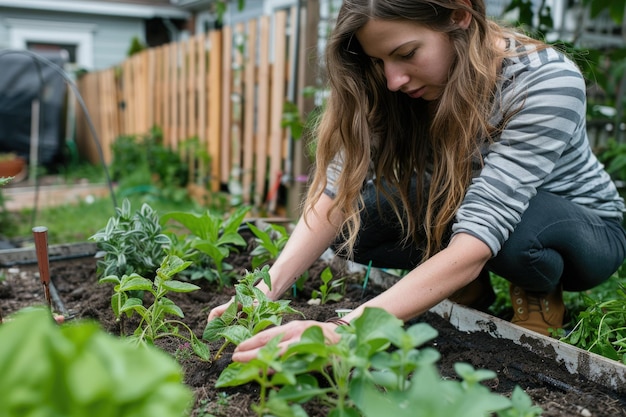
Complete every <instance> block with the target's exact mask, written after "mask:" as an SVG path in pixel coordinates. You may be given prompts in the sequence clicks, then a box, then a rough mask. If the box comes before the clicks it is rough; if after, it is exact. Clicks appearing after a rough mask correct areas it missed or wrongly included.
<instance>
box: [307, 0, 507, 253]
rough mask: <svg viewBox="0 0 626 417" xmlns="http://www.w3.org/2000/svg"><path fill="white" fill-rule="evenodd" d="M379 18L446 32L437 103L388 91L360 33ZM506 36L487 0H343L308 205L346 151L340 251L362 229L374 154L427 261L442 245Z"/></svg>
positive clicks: (487, 129) (330, 50)
mask: <svg viewBox="0 0 626 417" xmlns="http://www.w3.org/2000/svg"><path fill="white" fill-rule="evenodd" d="M456 10H460V11H462V12H464V13H469V14H471V21H470V24H469V27H468V28H467V29H462V28H459V27H458V26H457V25H455V24H454V23H453V22H452V16H453V13H454V12H455V11H456ZM372 19H376V20H407V21H412V22H415V23H418V24H421V25H425V26H426V27H428V28H430V29H433V30H436V31H440V32H443V33H447V34H448V36H449V38H450V40H451V45H452V47H453V48H454V53H455V56H456V59H455V61H454V63H453V65H452V68H451V69H450V73H449V75H448V82H447V84H446V86H445V88H444V90H443V94H442V96H441V97H440V98H439V99H438V100H437V101H435V102H430V103H429V102H426V101H423V100H420V99H417V100H416V99H411V98H410V97H408V96H407V95H406V94H404V93H401V92H392V91H390V90H388V89H387V84H386V80H385V77H384V74H383V72H382V69H381V68H380V67H379V66H377V65H375V64H374V63H373V62H372V60H371V59H370V58H369V57H367V56H366V55H365V54H364V53H363V51H362V49H361V47H360V45H359V43H358V41H357V39H356V37H355V36H354V34H355V32H357V30H359V29H360V28H362V27H363V26H364V25H365V24H366V23H367V22H368V21H369V20H372ZM505 36H514V32H512V31H507V30H506V29H504V28H503V27H502V26H499V25H498V24H496V23H495V22H492V21H490V20H489V19H487V18H486V13H485V5H484V2H483V0H471V2H470V0H378V1H374V0H345V1H344V3H343V5H342V7H341V10H340V12H339V15H338V19H337V24H336V27H335V28H334V30H333V32H332V34H331V36H330V39H329V41H328V44H327V49H326V65H327V76H328V82H329V88H330V94H329V97H328V99H327V103H326V108H325V111H324V113H323V115H322V117H321V119H320V122H319V124H318V126H317V129H316V132H315V134H316V138H317V148H316V166H315V175H314V177H313V180H312V183H311V186H310V188H309V192H308V195H307V199H306V201H305V207H304V210H305V214H306V213H307V211H310V210H313V208H314V204H315V202H316V201H318V199H319V198H320V196H321V194H322V193H323V192H324V189H325V187H326V182H327V177H326V169H327V167H328V165H329V164H330V162H331V161H332V159H333V158H335V157H336V155H341V158H342V161H343V169H342V171H341V173H340V174H339V178H338V183H337V189H338V192H337V195H336V196H335V198H334V200H333V206H332V209H331V210H332V211H337V210H338V211H339V212H340V213H341V214H342V218H343V219H344V222H343V224H342V225H340V226H341V227H340V230H341V233H343V241H344V242H345V243H344V246H343V247H342V248H341V249H342V250H344V251H345V252H346V253H348V254H349V255H350V254H352V249H353V246H354V244H355V239H356V236H357V232H358V229H359V227H360V212H361V210H362V207H363V202H362V199H361V190H362V187H363V185H364V181H365V179H366V177H367V174H368V169H369V168H370V163H371V161H372V160H373V161H374V167H373V170H374V173H375V176H376V178H384V179H385V181H386V182H387V184H389V185H391V186H392V188H394V189H397V196H396V197H395V198H399V200H400V204H394V203H393V201H394V198H391V199H390V200H391V202H392V204H393V208H394V212H395V214H396V216H397V218H398V220H399V221H400V222H401V224H402V225H403V228H404V236H405V242H410V241H413V240H415V239H416V237H417V236H418V235H423V236H426V242H420V244H421V245H422V246H423V248H424V249H425V257H424V259H427V258H428V257H430V256H432V255H433V254H434V253H436V252H437V251H439V250H440V249H441V248H442V247H443V245H444V244H445V242H444V239H445V234H446V230H447V229H448V226H449V224H450V223H451V222H452V220H453V218H454V215H455V213H456V211H457V209H458V207H459V205H460V204H461V202H462V200H463V198H464V196H465V192H466V190H467V187H468V186H469V184H470V181H471V176H472V159H473V158H474V157H476V156H477V155H478V142H479V139H481V138H487V137H489V136H490V135H491V134H492V133H493V131H494V127H493V126H491V125H490V123H489V118H490V116H491V113H492V108H493V105H494V96H495V88H496V85H497V81H498V73H499V70H498V67H499V65H500V63H501V61H502V59H503V57H504V52H503V51H502V50H501V49H499V48H497V45H496V44H497V42H496V39H498V38H503V37H505ZM430 174H432V176H431V180H430V183H429V185H427V184H426V183H425V182H423V181H417V185H416V186H417V190H416V193H417V202H416V204H415V203H414V204H412V203H411V202H410V199H409V193H410V191H411V190H410V187H411V184H412V178H413V177H415V176H417V178H425V177H426V176H427V175H430ZM413 184H415V182H413ZM380 192H381V193H385V190H384V189H381V190H380ZM332 211H331V212H332ZM305 218H306V217H305Z"/></svg>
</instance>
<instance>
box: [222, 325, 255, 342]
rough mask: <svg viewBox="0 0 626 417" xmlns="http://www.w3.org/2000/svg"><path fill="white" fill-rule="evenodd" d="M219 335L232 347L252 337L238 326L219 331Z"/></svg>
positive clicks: (243, 328)
mask: <svg viewBox="0 0 626 417" xmlns="http://www.w3.org/2000/svg"><path fill="white" fill-rule="evenodd" d="M220 335H221V336H223V337H224V338H225V339H226V340H228V341H229V342H230V343H232V344H234V345H238V344H240V343H241V342H243V341H244V340H246V339H249V338H251V337H252V333H250V330H248V329H247V328H246V327H244V326H240V325H232V326H228V327H226V328H225V329H224V330H222V331H221V333H220Z"/></svg>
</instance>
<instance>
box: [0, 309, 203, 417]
mask: <svg viewBox="0 0 626 417" xmlns="http://www.w3.org/2000/svg"><path fill="white" fill-rule="evenodd" d="M0 339H1V340H2V343H0V373H1V374H2V378H0V392H1V393H2V401H0V415H2V416H5V417H36V416H66V417H84V416H91V417H110V416H117V417H136V416H150V415H153V416H157V415H158V416H163V417H182V416H184V415H187V414H186V412H187V410H188V409H189V408H190V407H191V405H192V399H193V394H192V392H191V390H190V389H189V388H188V387H187V386H185V385H184V384H183V382H182V372H181V368H180V366H179V365H178V364H177V363H176V361H175V360H174V359H173V358H172V357H170V356H168V355H167V354H165V353H164V352H163V351H161V350H159V349H157V348H155V347H152V346H144V347H141V348H138V347H136V346H132V345H130V344H129V343H128V342H127V341H125V340H122V339H119V338H116V337H114V336H111V335H109V334H107V333H106V332H105V331H104V330H102V329H101V328H100V327H99V326H98V325H97V324H96V323H95V322H91V321H80V322H75V323H72V324H66V325H61V326H59V325H57V324H55V323H54V321H53V320H52V318H51V316H50V312H49V310H47V309H45V308H28V309H24V310H21V311H19V312H18V313H16V314H14V315H13V316H12V320H11V321H9V322H7V323H5V324H3V325H2V326H0Z"/></svg>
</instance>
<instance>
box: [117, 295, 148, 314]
mask: <svg viewBox="0 0 626 417" xmlns="http://www.w3.org/2000/svg"><path fill="white" fill-rule="evenodd" d="M129 311H136V312H137V313H139V315H140V316H141V317H144V318H145V317H146V316H147V314H148V310H147V309H146V308H145V307H144V306H143V302H142V301H141V300H140V299H139V298H129V299H128V300H126V302H125V303H124V305H123V306H122V307H121V308H120V313H125V312H129Z"/></svg>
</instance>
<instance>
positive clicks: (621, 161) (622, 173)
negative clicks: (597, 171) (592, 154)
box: [598, 139, 626, 181]
mask: <svg viewBox="0 0 626 417" xmlns="http://www.w3.org/2000/svg"><path fill="white" fill-rule="evenodd" d="M598 160H600V162H602V163H603V164H604V165H605V166H606V170H607V172H608V173H609V174H611V176H612V177H613V179H615V180H619V181H626V143H618V142H617V141H616V140H614V139H611V140H609V141H607V143H606V146H605V147H603V148H602V149H600V150H598Z"/></svg>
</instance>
